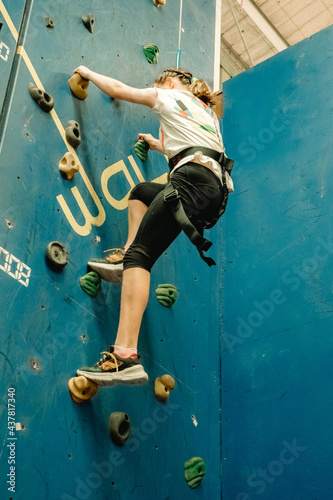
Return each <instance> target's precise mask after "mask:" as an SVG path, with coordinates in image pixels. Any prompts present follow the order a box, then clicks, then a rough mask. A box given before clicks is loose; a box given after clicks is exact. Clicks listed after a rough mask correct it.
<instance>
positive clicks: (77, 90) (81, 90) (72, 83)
mask: <svg viewBox="0 0 333 500" xmlns="http://www.w3.org/2000/svg"><path fill="white" fill-rule="evenodd" d="M68 84H69V87H70V89H71V91H72V92H73V94H74V95H75V96H76V97H77V98H78V99H82V100H83V99H85V98H86V97H87V96H88V92H87V88H88V85H89V80H87V79H86V78H82V76H81V75H79V73H74V75H73V76H72V77H71V78H70V79H69V80H68Z"/></svg>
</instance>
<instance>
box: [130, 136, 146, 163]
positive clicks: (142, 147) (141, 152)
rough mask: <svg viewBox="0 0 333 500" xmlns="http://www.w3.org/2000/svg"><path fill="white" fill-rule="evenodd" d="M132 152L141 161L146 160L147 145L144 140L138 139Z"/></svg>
mask: <svg viewBox="0 0 333 500" xmlns="http://www.w3.org/2000/svg"><path fill="white" fill-rule="evenodd" d="M133 147H134V151H135V152H136V154H137V156H138V157H139V158H140V160H141V161H147V160H148V151H149V144H148V142H146V141H145V140H144V139H139V140H138V142H137V143H136V144H134V146H133Z"/></svg>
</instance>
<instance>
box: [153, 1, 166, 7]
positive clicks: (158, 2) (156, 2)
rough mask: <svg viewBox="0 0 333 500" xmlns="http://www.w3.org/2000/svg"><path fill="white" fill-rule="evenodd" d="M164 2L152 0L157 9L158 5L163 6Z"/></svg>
mask: <svg viewBox="0 0 333 500" xmlns="http://www.w3.org/2000/svg"><path fill="white" fill-rule="evenodd" d="M165 2H166V0H153V3H154V5H155V7H159V6H160V5H165Z"/></svg>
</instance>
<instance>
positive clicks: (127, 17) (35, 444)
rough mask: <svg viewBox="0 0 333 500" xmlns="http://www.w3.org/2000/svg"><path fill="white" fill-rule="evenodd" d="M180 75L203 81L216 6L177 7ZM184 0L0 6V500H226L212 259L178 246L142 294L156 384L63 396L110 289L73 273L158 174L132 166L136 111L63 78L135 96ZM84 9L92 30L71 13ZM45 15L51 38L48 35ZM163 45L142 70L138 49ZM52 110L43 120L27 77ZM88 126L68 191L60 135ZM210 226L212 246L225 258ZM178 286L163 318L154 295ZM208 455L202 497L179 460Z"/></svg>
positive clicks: (106, 320)
mask: <svg viewBox="0 0 333 500" xmlns="http://www.w3.org/2000/svg"><path fill="white" fill-rule="evenodd" d="M182 7H183V11H182V12H183V16H182V30H181V52H178V57H179V56H180V63H181V66H183V67H185V68H189V69H191V71H192V72H193V73H194V74H195V75H197V76H202V77H205V78H206V79H207V80H208V81H209V82H210V83H212V81H213V74H214V43H215V10H216V5H215V1H208V0H207V1H202V0H184V1H183V2H182ZM179 13H180V2H179V1H178V0H167V2H166V4H165V5H164V6H161V7H159V8H156V7H155V6H154V5H153V2H152V0H136V1H135V2H133V0H122V1H121V2H119V1H111V2H110V1H109V0H99V1H98V2H97V1H89V2H86V1H83V0H78V1H75V2H68V1H67V0H53V1H51V0H48V1H44V0H35V1H34V2H33V1H31V0H26V1H24V0H15V2H14V1H11V0H0V25H1V30H0V50H1V52H0V105H1V106H2V113H1V120H0V147H1V155H0V165H1V169H0V204H1V212H0V213H1V220H0V247H1V249H0V252H1V253H0V298H1V349H0V351H1V352H0V378H1V430H2V445H3V446H2V449H1V451H0V467H1V484H0V496H1V498H2V499H7V500H9V499H23V498H24V499H25V500H32V499H43V500H45V499H48V500H74V499H75V500H80V499H81V500H84V499H88V498H94V499H98V500H103V499H105V500H106V499H108V500H109V499H114V500H126V499H133V500H142V499H146V500H155V499H159V500H167V499H169V500H175V499H176V498H184V499H185V498H186V499H187V498H188V499H190V498H201V499H211V498H219V497H220V488H221V486H220V483H221V481H220V479H221V478H220V470H221V460H220V354H219V352H220V351H219V344H220V342H219V283H220V279H221V275H220V273H221V271H220V266H217V267H216V268H214V269H208V267H207V266H206V264H205V263H204V262H202V261H201V260H200V259H199V258H198V256H197V252H196V250H195V249H194V247H192V246H191V244H190V243H189V242H188V240H187V239H186V238H185V236H183V235H181V236H180V238H179V240H178V241H177V244H176V245H172V246H171V247H170V249H168V250H167V252H166V253H165V255H163V256H162V257H161V259H160V260H159V262H158V263H157V264H156V266H155V268H154V269H153V272H152V286H151V296H150V302H149V306H148V309H147V312H146V314H145V316H144V320H143V325H142V330H141V337H140V345H139V350H140V352H141V354H142V358H143V364H144V366H145V368H146V370H147V372H148V373H149V376H150V381H149V383H148V384H147V385H146V386H144V387H138V388H129V387H116V388H112V389H111V388H102V389H101V390H100V391H99V393H98V394H97V395H96V396H95V397H94V398H93V399H92V400H91V401H89V402H88V403H86V404H85V405H76V404H75V403H74V402H73V401H72V400H71V399H70V397H69V393H68V388H67V384H68V380H69V379H70V378H71V377H73V376H74V375H75V372H76V369H77V368H78V367H80V366H83V365H87V364H88V365H91V364H95V363H96V361H98V359H99V358H100V352H101V351H104V350H105V349H106V348H107V346H108V344H109V343H110V342H112V341H113V340H114V339H115V334H116V329H117V322H118V316H119V303H120V286H118V285H112V284H109V283H105V282H103V283H102V289H101V291H100V292H99V294H98V295H97V296H96V297H90V296H89V295H87V294H86V293H85V292H84V291H83V290H82V289H81V288H80V285H79V278H80V277H82V276H84V275H85V274H86V273H87V265H86V263H87V261H88V259H89V258H90V257H98V256H100V255H102V252H103V250H105V249H109V248H113V247H115V246H119V245H120V244H123V243H124V240H125V238H126V236H127V229H126V223H127V210H126V208H127V199H128V195H129V191H130V189H131V187H132V186H134V185H135V184H137V183H138V182H139V181H142V180H159V181H163V180H165V173H166V171H167V163H166V160H165V159H164V158H163V157H162V156H161V157H160V156H159V155H158V153H155V152H150V153H149V159H148V161H147V162H145V163H143V162H141V161H140V160H139V159H138V157H137V156H136V155H135V152H134V149H133V145H134V144H135V142H136V140H137V134H138V133H139V132H151V133H153V134H155V135H156V134H157V133H158V123H157V121H156V119H155V117H154V116H153V115H152V113H151V112H150V111H149V110H148V109H145V108H143V107H140V106H136V105H131V104H128V103H124V102H117V101H112V100H111V99H109V98H108V97H106V96H105V95H103V94H102V93H101V92H100V91H99V90H98V89H97V88H96V87H94V86H93V85H92V84H90V85H89V88H88V98H87V99H86V100H83V101H80V100H78V99H76V98H75V97H74V96H73V95H72V94H71V92H70V89H69V87H68V79H69V78H70V76H71V75H72V72H73V69H74V68H76V67H77V66H79V65H81V64H85V65H87V66H89V67H90V68H92V69H93V70H95V71H98V72H101V73H105V74H109V75H111V76H113V77H115V78H119V79H121V80H122V81H124V82H125V83H128V84H130V85H134V86H137V87H146V86H149V85H151V84H152V82H153V81H154V78H155V77H156V76H157V74H158V73H159V72H160V71H162V70H163V69H165V68H167V67H170V66H175V64H176V56H177V51H178V48H179V46H178V41H179ZM88 14H93V15H94V16H95V23H94V29H93V33H90V32H89V31H88V30H87V29H86V28H85V27H84V25H83V23H82V19H81V18H82V16H87V15H88ZM48 16H50V17H51V18H52V20H53V22H54V26H53V28H48V27H46V25H45V18H46V17H48ZM147 43H154V44H156V45H157V46H158V47H159V49H160V54H159V61H158V63H157V64H149V63H148V61H147V59H146V58H145V55H144V53H143V49H142V47H143V45H145V44H147ZM30 82H32V83H35V84H36V85H37V86H38V87H39V88H42V89H43V88H44V89H45V90H46V92H47V93H49V94H50V95H51V96H52V97H53V98H54V102H55V106H54V109H53V110H52V111H51V113H45V112H43V111H42V110H41V109H40V108H39V107H38V106H37V104H36V103H35V102H34V101H33V99H32V98H31V97H30V95H29V92H28V84H29V83H30ZM69 120H75V121H77V122H78V123H79V124H80V126H81V134H82V142H81V144H80V145H79V147H78V148H77V149H76V150H71V152H72V153H73V154H74V158H75V161H76V162H77V163H78V164H79V165H80V171H79V172H78V173H77V174H75V177H74V179H73V180H72V181H68V180H66V179H64V178H63V177H62V176H61V175H60V173H59V170H58V164H59V161H60V160H61V158H62V157H63V155H64V154H65V153H66V152H68V149H69V148H68V145H67V144H66V142H65V139H64V137H65V136H64V129H65V127H66V125H67V122H68V121H69ZM220 231H221V226H218V227H216V228H214V230H212V231H211V233H210V236H211V238H212V239H213V241H215V245H214V246H213V248H212V251H211V252H210V254H211V256H212V257H213V258H215V259H216V260H217V262H218V263H219V262H220V260H221V255H220V249H219V245H218V244H217V242H218V241H219V238H220ZM53 241H59V242H60V243H61V244H62V245H64V246H65V248H66V250H67V251H68V263H67V265H66V266H65V268H64V269H63V271H62V272H55V271H53V270H52V269H50V267H49V266H48V265H47V262H46V260H45V251H46V248H47V245H48V244H49V243H50V242H53ZM160 283H162V284H163V283H172V284H174V285H175V286H176V287H177V289H178V293H179V297H178V299H177V301H176V303H175V304H174V305H173V307H172V308H170V309H169V308H165V307H163V306H161V305H160V304H159V303H158V302H157V300H156V296H155V289H156V287H157V285H158V284H160ZM165 373H168V374H171V375H172V376H173V377H174V379H175V381H176V387H175V389H174V390H173V391H172V393H171V396H170V399H169V400H168V401H167V402H166V403H164V404H163V403H160V402H158V401H157V399H156V398H155V396H154V379H155V377H158V376H160V375H163V374H165ZM116 411H122V412H126V413H127V414H128V415H129V417H130V419H131V425H132V432H131V435H130V438H129V440H128V441H127V443H126V445H125V446H123V447H122V448H119V447H117V446H115V444H114V443H113V442H112V441H111V439H110V436H109V433H108V427H107V423H108V418H109V415H110V413H112V412H116ZM196 456H199V457H202V459H203V460H204V462H205V464H206V469H207V472H206V476H205V477H204V479H203V481H202V484H201V485H200V487H198V488H197V489H195V490H192V489H190V488H189V486H188V485H187V483H186V481H185V478H184V462H185V461H187V460H189V459H190V458H192V457H196Z"/></svg>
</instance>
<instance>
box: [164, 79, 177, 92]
mask: <svg viewBox="0 0 333 500" xmlns="http://www.w3.org/2000/svg"><path fill="white" fill-rule="evenodd" d="M165 82H166V83H167V84H168V87H169V89H173V88H174V86H175V84H174V81H173V78H172V77H171V76H168V78H167V79H166V80H165Z"/></svg>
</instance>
